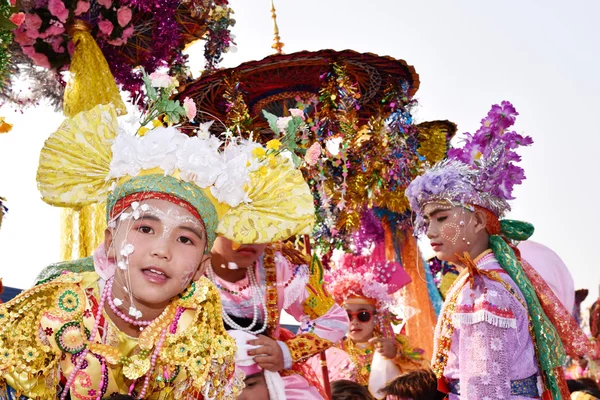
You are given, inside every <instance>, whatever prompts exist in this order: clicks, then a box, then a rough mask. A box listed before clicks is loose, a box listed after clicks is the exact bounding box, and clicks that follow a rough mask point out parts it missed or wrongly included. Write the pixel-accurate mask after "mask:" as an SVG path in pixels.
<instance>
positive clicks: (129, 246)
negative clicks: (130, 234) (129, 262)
mask: <svg viewBox="0 0 600 400" xmlns="http://www.w3.org/2000/svg"><path fill="white" fill-rule="evenodd" d="M134 250H135V248H134V247H133V245H132V244H131V243H127V244H126V245H125V246H124V247H123V248H122V249H121V255H122V256H124V257H127V256H129V255H130V254H131V253H133V251H134Z"/></svg>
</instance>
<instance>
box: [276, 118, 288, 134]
mask: <svg viewBox="0 0 600 400" xmlns="http://www.w3.org/2000/svg"><path fill="white" fill-rule="evenodd" d="M291 120H292V117H279V118H277V129H279V132H281V133H284V132H285V130H286V129H287V126H288V123H289V122H290V121H291Z"/></svg>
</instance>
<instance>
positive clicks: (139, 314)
mask: <svg viewBox="0 0 600 400" xmlns="http://www.w3.org/2000/svg"><path fill="white" fill-rule="evenodd" d="M129 315H130V316H132V317H134V318H135V319H140V318H142V312H141V311H140V310H138V309H137V308H135V307H133V306H131V307H129Z"/></svg>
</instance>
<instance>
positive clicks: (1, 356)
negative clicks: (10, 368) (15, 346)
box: [0, 347, 14, 366]
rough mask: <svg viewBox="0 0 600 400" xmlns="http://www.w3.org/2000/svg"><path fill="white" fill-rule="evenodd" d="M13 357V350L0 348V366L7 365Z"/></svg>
mask: <svg viewBox="0 0 600 400" xmlns="http://www.w3.org/2000/svg"><path fill="white" fill-rule="evenodd" d="M13 357H14V352H13V351H12V350H11V349H8V348H5V347H3V348H0V366H2V365H8V364H9V363H10V362H11V361H12V359H13Z"/></svg>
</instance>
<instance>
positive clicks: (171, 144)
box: [138, 127, 190, 175]
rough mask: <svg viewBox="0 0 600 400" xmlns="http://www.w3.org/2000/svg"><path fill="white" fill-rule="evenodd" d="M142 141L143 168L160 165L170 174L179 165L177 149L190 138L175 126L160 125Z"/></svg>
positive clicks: (141, 158) (140, 158)
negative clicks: (164, 126) (165, 126)
mask: <svg viewBox="0 0 600 400" xmlns="http://www.w3.org/2000/svg"><path fill="white" fill-rule="evenodd" d="M139 140H140V142H141V149H140V154H139V155H138V159H139V161H140V165H141V166H142V169H152V168H156V167H159V168H160V169H162V170H163V171H164V173H165V175H170V174H171V173H172V172H173V171H174V170H175V166H176V165H177V150H178V149H179V148H181V147H182V146H183V145H184V143H185V142H186V141H188V140H190V138H189V137H188V136H187V135H185V134H183V133H181V132H179V131H178V130H177V129H176V128H174V127H169V128H163V127H159V128H156V129H153V130H151V131H149V132H148V133H146V134H145V135H144V137H142V138H141V139H139Z"/></svg>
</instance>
